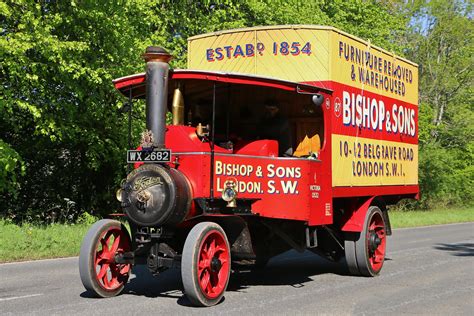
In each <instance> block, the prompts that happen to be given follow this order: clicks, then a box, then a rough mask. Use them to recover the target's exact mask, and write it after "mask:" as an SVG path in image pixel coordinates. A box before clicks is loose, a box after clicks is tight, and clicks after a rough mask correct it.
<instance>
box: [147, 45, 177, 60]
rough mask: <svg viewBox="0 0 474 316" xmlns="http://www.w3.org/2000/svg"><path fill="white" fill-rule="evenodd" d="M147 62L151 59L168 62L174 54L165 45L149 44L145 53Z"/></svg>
mask: <svg viewBox="0 0 474 316" xmlns="http://www.w3.org/2000/svg"><path fill="white" fill-rule="evenodd" d="M143 58H145V61H146V62H149V61H161V62H165V63H168V62H169V61H170V60H171V58H173V56H171V54H170V53H168V52H167V51H166V50H165V49H164V48H163V47H160V46H148V47H147V48H146V50H145V54H143Z"/></svg>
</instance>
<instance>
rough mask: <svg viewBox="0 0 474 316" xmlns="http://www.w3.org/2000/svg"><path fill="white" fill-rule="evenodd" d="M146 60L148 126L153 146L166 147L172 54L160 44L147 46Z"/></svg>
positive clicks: (144, 56)
mask: <svg viewBox="0 0 474 316" xmlns="http://www.w3.org/2000/svg"><path fill="white" fill-rule="evenodd" d="M143 58H144V59H145V61H146V128H147V129H148V130H150V131H151V132H152V133H153V146H154V147H157V148H164V147H165V127H166V109H167V107H166V103H167V101H168V70H169V65H168V63H169V61H170V60H171V58H172V56H171V55H170V54H169V53H168V52H167V51H166V50H164V49H163V48H161V47H158V46H149V47H147V49H146V51H145V54H144V55H143Z"/></svg>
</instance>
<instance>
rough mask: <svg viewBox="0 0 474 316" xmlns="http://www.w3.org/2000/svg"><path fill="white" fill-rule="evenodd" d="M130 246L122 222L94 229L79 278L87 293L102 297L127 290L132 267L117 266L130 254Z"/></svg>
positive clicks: (103, 223)
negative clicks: (123, 255) (118, 258)
mask: <svg viewBox="0 0 474 316" xmlns="http://www.w3.org/2000/svg"><path fill="white" fill-rule="evenodd" d="M130 245H131V241H130V235H129V234H128V231H127V229H126V228H125V227H124V226H123V225H122V224H121V223H120V222H118V221H115V220H111V219H102V220H100V221H98V222H96V223H95V224H94V225H92V227H91V228H90V229H89V231H88V232H87V234H86V236H85V237H84V240H83V241H82V245H81V252H80V255H79V274H80V276H81V281H82V284H83V285H84V287H85V288H86V290H88V291H90V292H92V293H94V294H95V295H97V296H99V297H112V296H115V295H118V294H119V293H120V292H121V291H122V290H123V288H124V286H125V284H126V283H127V281H128V277H129V273H130V267H131V265H130V264H117V263H115V256H116V255H117V254H121V253H124V252H128V251H130V249H131V247H130Z"/></svg>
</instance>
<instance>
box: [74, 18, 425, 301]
mask: <svg viewBox="0 0 474 316" xmlns="http://www.w3.org/2000/svg"><path fill="white" fill-rule="evenodd" d="M188 45H189V46H188V47H189V49H188V67H189V68H190V69H192V70H170V69H169V66H168V62H169V60H170V59H171V56H170V55H169V54H168V53H167V52H166V51H165V50H164V49H162V48H159V47H148V48H147V50H146V53H145V54H144V58H145V61H146V73H142V74H137V75H131V76H127V77H123V78H119V79H116V80H114V85H115V88H116V89H117V90H118V91H119V92H120V93H122V94H123V95H124V96H126V97H128V98H129V99H130V102H132V100H133V99H140V98H145V99H146V130H145V131H144V132H143V134H142V140H141V144H140V146H139V147H138V148H137V149H136V150H129V151H128V152H127V162H128V163H130V164H134V167H135V168H134V169H133V170H132V171H131V172H130V173H129V174H128V176H127V178H126V179H125V180H124V181H123V183H122V185H121V187H120V189H119V190H118V191H117V199H118V200H119V201H120V203H121V207H122V209H123V213H124V214H125V218H126V219H127V221H128V223H129V226H130V233H129V232H128V230H127V229H126V228H125V227H124V226H123V225H122V224H121V222H119V221H116V220H110V219H104V220H100V221H98V222H97V223H95V224H94V225H93V226H92V227H91V229H90V230H89V232H88V233H87V235H86V236H85V238H84V241H83V244H82V247H81V253H80V259H79V270H80V275H81V279H82V282H83V284H84V286H85V288H86V289H87V290H89V291H92V292H93V293H95V294H97V295H98V296H100V297H110V296H114V295H117V294H119V293H120V292H121V291H122V289H123V288H124V285H125V284H126V283H127V280H128V277H129V274H130V272H131V267H132V265H135V264H145V265H146V266H147V267H148V269H149V270H150V271H151V272H152V273H153V274H158V273H160V272H162V271H164V270H166V269H168V268H172V267H180V268H181V274H182V280H183V286H184V291H185V294H186V296H187V297H188V298H189V300H190V301H191V302H192V303H193V304H195V305H200V306H211V305H214V304H216V303H218V302H219V301H220V299H221V298H222V297H223V294H224V292H225V290H226V288H227V284H228V282H229V276H230V273H231V265H232V264H233V263H239V262H240V263H242V262H247V263H249V264H254V265H256V266H260V267H263V266H265V264H266V263H267V261H268V260H269V259H270V258H271V257H273V256H275V255H278V254H280V253H282V252H285V251H287V250H289V249H296V250H297V251H301V252H302V251H305V250H307V249H309V250H311V251H313V252H316V253H318V254H320V255H322V256H324V257H326V258H328V259H330V260H333V261H338V260H345V262H347V267H348V270H349V271H350V273H351V274H353V275H362V276H375V275H377V274H379V272H380V271H381V269H382V265H383V263H384V258H385V249H386V237H387V235H390V234H391V228H390V222H389V217H388V213H387V208H386V206H387V205H390V204H394V203H396V202H398V201H400V200H401V199H403V198H417V197H418V194H419V188H418V171H417V170H418V124H417V121H418V106H417V104H418V68H417V65H416V64H414V63H411V62H410V61H407V60H405V59H402V58H400V57H397V56H395V55H394V54H392V53H389V52H387V51H384V50H382V49H380V48H378V47H376V46H372V45H371V44H370V42H365V41H362V40H360V39H358V38H356V37H354V36H351V35H349V34H346V33H344V32H342V31H339V30H337V29H334V28H331V27H321V26H277V27H259V28H247V29H237V30H231V31H224V32H218V33H211V34H205V35H200V36H196V37H192V38H190V39H189V43H188ZM129 111H131V109H130V110H129ZM168 112H171V113H172V124H169V125H166V117H167V113H168ZM130 117H131V112H130Z"/></svg>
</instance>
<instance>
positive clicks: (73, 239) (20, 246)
mask: <svg viewBox="0 0 474 316" xmlns="http://www.w3.org/2000/svg"><path fill="white" fill-rule="evenodd" d="M89 227H90V226H89V225H86V224H78V225H64V224H53V225H47V226H35V225H31V224H23V225H21V226H18V225H15V224H11V223H8V222H6V221H4V220H1V219H0V263H1V262H11V261H24V260H36V259H46V258H60V257H69V256H77V255H78V254H79V249H80V247H81V241H82V238H84V235H85V234H86V232H87V230H88V229H89Z"/></svg>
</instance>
